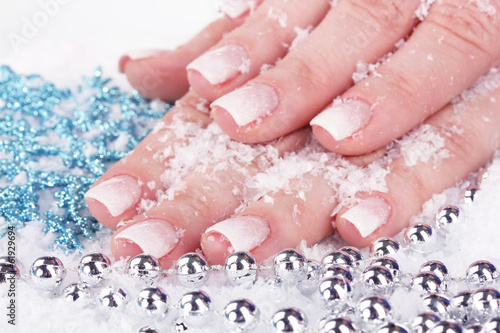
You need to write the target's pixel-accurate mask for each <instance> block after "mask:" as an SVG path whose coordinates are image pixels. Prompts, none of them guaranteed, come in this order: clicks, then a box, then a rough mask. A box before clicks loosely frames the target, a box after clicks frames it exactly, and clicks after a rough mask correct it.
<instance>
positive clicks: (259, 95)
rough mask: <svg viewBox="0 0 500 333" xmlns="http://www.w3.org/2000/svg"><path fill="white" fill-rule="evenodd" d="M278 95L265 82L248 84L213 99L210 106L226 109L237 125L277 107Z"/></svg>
mask: <svg viewBox="0 0 500 333" xmlns="http://www.w3.org/2000/svg"><path fill="white" fill-rule="evenodd" d="M278 104H279V100H278V95H277V94H276V92H275V91H274V89H273V88H271V87H269V86H267V85H265V84H259V83H258V84H248V85H246V86H244V87H242V88H240V89H238V90H235V91H233V92H231V93H229V94H226V95H224V96H222V97H221V98H219V99H217V100H215V101H214V102H213V103H212V104H211V105H210V106H211V107H212V108H213V107H214V106H218V107H220V108H222V109H224V110H226V111H227V112H228V113H229V114H230V115H231V117H233V119H234V121H235V122H236V124H237V125H238V126H243V125H246V124H249V123H251V122H252V121H255V120H257V119H259V118H262V117H265V116H267V115H268V114H270V113H271V112H272V111H274V109H276V108H277V107H278Z"/></svg>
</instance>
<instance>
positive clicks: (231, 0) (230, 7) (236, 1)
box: [219, 0, 252, 19]
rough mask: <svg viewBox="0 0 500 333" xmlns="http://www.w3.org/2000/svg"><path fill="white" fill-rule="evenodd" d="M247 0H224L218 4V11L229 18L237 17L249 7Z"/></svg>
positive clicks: (249, 3)
mask: <svg viewBox="0 0 500 333" xmlns="http://www.w3.org/2000/svg"><path fill="white" fill-rule="evenodd" d="M251 3H252V1H249V0H225V1H223V2H222V3H220V4H219V11H220V12H221V13H224V14H226V15H227V16H229V17H230V18H233V19H234V18H237V17H240V16H241V15H243V13H245V12H246V11H247V10H249V9H250V8H251Z"/></svg>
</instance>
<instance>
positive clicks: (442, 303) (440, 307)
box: [422, 293, 450, 318]
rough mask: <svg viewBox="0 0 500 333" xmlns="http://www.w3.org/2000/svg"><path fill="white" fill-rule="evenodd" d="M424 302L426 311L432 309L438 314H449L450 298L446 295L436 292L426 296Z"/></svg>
mask: <svg viewBox="0 0 500 333" xmlns="http://www.w3.org/2000/svg"><path fill="white" fill-rule="evenodd" d="M422 303H423V305H424V308H425V309H426V311H432V312H434V313H435V314H437V315H438V316H440V317H442V318H445V317H446V316H447V309H448V305H450V300H449V299H448V298H446V297H445V296H443V295H441V294H438V293H434V294H429V295H427V296H424V298H423V299H422Z"/></svg>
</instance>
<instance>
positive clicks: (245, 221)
mask: <svg viewBox="0 0 500 333" xmlns="http://www.w3.org/2000/svg"><path fill="white" fill-rule="evenodd" d="M212 232H217V233H220V234H221V235H223V236H224V237H226V238H227V240H228V241H229V242H230V243H231V246H232V247H233V249H234V250H235V251H250V250H253V249H254V248H256V247H257V246H259V245H260V244H262V242H263V241H265V240H266V238H267V237H268V236H269V233H270V232H271V231H270V229H269V226H268V224H267V222H266V221H264V220H262V219H260V218H258V217H254V216H239V217H234V218H230V219H227V220H225V221H222V222H219V223H217V224H214V225H213V226H211V227H210V228H208V229H207V230H206V231H205V234H210V233H212Z"/></svg>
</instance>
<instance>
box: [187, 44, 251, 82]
mask: <svg viewBox="0 0 500 333" xmlns="http://www.w3.org/2000/svg"><path fill="white" fill-rule="evenodd" d="M249 68H250V59H249V58H248V54H247V52H246V51H245V49H244V48H242V47H241V46H239V45H235V44H230V45H225V46H223V47H220V48H218V49H215V50H212V51H209V52H207V53H205V54H203V55H202V56H200V57H198V58H196V59H195V60H194V61H193V62H191V63H190V64H189V65H187V67H186V69H188V70H195V71H198V72H199V73H200V74H201V75H202V76H203V77H204V78H205V79H206V80H207V81H208V82H209V83H210V84H213V85H216V84H220V83H223V82H226V81H227V80H229V79H230V78H233V77H235V76H236V75H238V74H240V73H248V71H249Z"/></svg>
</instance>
